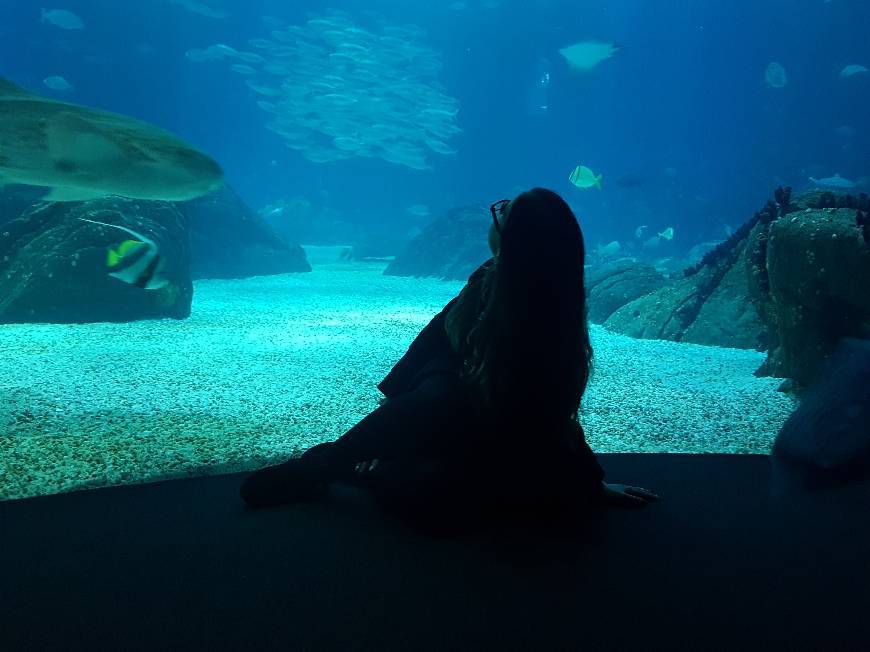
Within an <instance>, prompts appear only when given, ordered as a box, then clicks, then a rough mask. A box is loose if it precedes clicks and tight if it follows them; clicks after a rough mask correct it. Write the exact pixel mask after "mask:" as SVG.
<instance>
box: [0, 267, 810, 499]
mask: <svg viewBox="0 0 870 652" xmlns="http://www.w3.org/2000/svg"><path fill="white" fill-rule="evenodd" d="M328 253H329V250H327V252H323V251H316V250H312V251H310V257H311V261H312V265H313V267H314V270H313V271H312V272H310V273H306V274H287V275H280V276H269V277H257V278H251V279H245V280H231V281H199V282H197V283H196V284H195V293H194V301H193V313H192V315H191V317H190V318H189V319H186V320H183V321H176V320H155V321H140V322H135V323H126V324H108V323H99V324H85V325H47V324H35V325H34V324H21V325H3V326H0V428H2V430H0V499H13V498H23V497H27V496H35V495H41V494H49V493H56V492H62V491H70V490H73V489H80V488H84V487H96V486H103V485H113V484H121V483H134V482H143V481H147V480H156V479H165V478H171V477H184V476H190V475H199V474H206V473H221V472H229V471H238V470H245V469H253V468H256V467H259V466H262V465H264V464H267V463H270V462H276V461H279V460H283V459H284V458H286V457H288V456H291V455H294V454H297V453H300V452H301V451H302V450H304V449H306V448H307V447H309V446H312V445H313V444H316V443H318V442H321V441H326V440H330V439H334V438H335V437H338V436H339V435H341V434H342V433H343V432H344V431H345V430H346V429H347V428H349V427H350V426H352V425H353V424H354V423H355V422H356V421H358V420H359V419H360V418H361V417H362V416H364V415H365V414H366V413H367V412H369V411H370V410H372V409H373V408H374V407H375V406H376V405H377V400H378V398H379V397H380V394H379V392H378V391H377V389H376V387H375V385H376V384H377V383H378V382H379V381H380V380H381V378H383V376H384V375H385V374H386V373H387V371H389V369H390V367H391V366H392V364H393V363H394V362H395V361H396V360H397V359H398V358H399V357H400V356H401V355H402V353H403V352H404V351H405V349H406V347H407V345H408V344H409V343H410V342H411V340H412V339H413V337H414V336H415V335H416V333H417V332H419V330H420V328H422V327H423V326H424V325H425V324H426V323H427V322H428V320H429V319H430V318H431V317H432V316H433V315H434V314H435V313H437V312H438V310H440V308H441V307H442V306H443V305H444V304H445V303H446V302H447V301H449V300H450V299H451V298H452V297H453V296H454V295H455V294H456V293H457V292H458V291H459V289H460V288H461V286H462V284H461V283H456V282H443V281H439V280H436V279H407V278H396V277H389V276H382V275H381V272H382V270H383V267H384V265H383V264H381V263H352V262H351V263H348V262H331V261H333V260H334V256H332V255H329V256H327V254H328ZM333 253H334V252H333ZM592 338H593V346H594V348H595V369H594V374H593V379H592V382H591V384H590V387H589V389H588V392H587V394H586V397H585V399H584V407H583V411H582V413H581V421H582V423H583V425H584V427H585V429H586V433H587V437H588V440H589V443H590V445H591V446H592V448H593V449H594V450H596V451H599V452H628V451H630V452H666V451H667V452H693V453H699V452H730V453H750V452H752V453H758V452H760V453H766V452H768V451H769V448H770V445H771V442H772V439H773V436H774V434H775V433H776V431H777V430H778V428H779V427H780V426H781V425H782V423H783V421H784V420H785V419H786V417H787V416H788V414H789V413H790V411H791V410H792V409H793V408H794V403H793V401H792V399H789V398H788V397H786V396H785V395H783V394H781V393H778V392H776V391H775V389H776V387H777V385H778V384H779V382H780V381H779V380H776V379H771V378H756V377H754V376H753V375H752V372H753V371H754V370H755V369H756V368H757V367H758V365H759V364H761V362H762V360H763V357H764V356H763V354H760V353H757V352H754V351H742V350H736V349H723V348H714V347H705V346H697V345H692V344H678V343H673V342H664V341H652V340H633V339H630V338H627V337H623V336H620V335H614V334H611V333H608V332H606V331H605V330H604V329H602V328H600V327H593V328H592Z"/></svg>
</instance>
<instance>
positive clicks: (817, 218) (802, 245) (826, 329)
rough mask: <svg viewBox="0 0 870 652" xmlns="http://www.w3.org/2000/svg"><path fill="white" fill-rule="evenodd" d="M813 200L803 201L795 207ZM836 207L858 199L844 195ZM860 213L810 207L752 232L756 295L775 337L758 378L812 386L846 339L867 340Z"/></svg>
mask: <svg viewBox="0 0 870 652" xmlns="http://www.w3.org/2000/svg"><path fill="white" fill-rule="evenodd" d="M830 194H831V193H824V195H825V196H827V195H830ZM814 197H815V199H816V200H817V199H818V197H816V196H814ZM814 197H810V198H806V197H803V198H800V199H799V200H798V201H796V203H795V206H805V205H807V204H808V203H811V202H812V201H813V200H814ZM836 203H838V204H855V203H857V200H856V199H854V198H853V199H851V200H847V199H845V198H842V197H841V198H840V199H838V200H837V201H836ZM861 215H862V213H861V211H858V210H856V209H853V208H806V209H804V210H802V211H801V210H797V211H793V212H790V213H786V214H783V215H781V216H779V217H778V219H776V220H773V221H770V222H769V223H768V224H758V225H757V226H756V228H754V229H753V232H752V235H751V238H752V243H751V246H752V249H753V252H754V253H753V263H752V264H751V266H750V267H749V277H750V285H751V293H752V296H753V300H754V302H755V304H756V308H757V311H758V314H759V316H760V318H761V319H762V320H763V321H764V322H765V323H766V324H767V326H768V329H769V331H770V334H771V347H770V350H769V352H768V359H767V361H766V362H765V364H764V365H763V366H762V368H761V369H759V371H758V372H757V373H758V375H769V376H781V377H786V378H792V379H794V380H796V381H797V382H798V383H799V384H801V385H807V384H809V383H811V382H812V381H813V380H814V379H815V378H816V376H817V374H818V373H819V371H820V370H821V368H822V366H823V364H824V361H825V358H826V356H827V355H829V354H830V353H831V351H832V350H833V348H834V346H835V344H836V343H837V342H838V341H839V340H840V338H841V337H850V336H851V337H862V336H866V334H867V330H868V328H870V291H868V288H870V245H868V243H867V242H865V240H864V237H863V229H862V228H861V225H860V224H859V222H860V218H861Z"/></svg>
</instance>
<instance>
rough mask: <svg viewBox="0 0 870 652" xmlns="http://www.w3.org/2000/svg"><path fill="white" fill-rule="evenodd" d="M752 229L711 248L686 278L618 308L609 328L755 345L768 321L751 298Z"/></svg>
mask: <svg viewBox="0 0 870 652" xmlns="http://www.w3.org/2000/svg"><path fill="white" fill-rule="evenodd" d="M747 235H748V229H743V230H741V231H738V232H737V233H735V234H734V235H733V236H732V237H731V238H730V239H729V240H728V241H726V242H724V243H722V244H721V245H719V246H718V247H716V248H715V249H714V250H712V251H710V252H709V253H708V254H707V255H706V256H705V257H704V258H703V259H702V261H701V262H700V263H699V264H698V265H697V266H695V267H692V268H689V269H688V270H686V272H685V275H684V277H683V278H680V279H677V280H675V281H673V282H671V283H670V284H667V285H663V286H662V287H661V288H660V289H658V290H656V291H654V292H652V293H650V294H646V295H644V296H641V297H639V298H637V299H635V300H633V301H630V302H628V303H627V304H625V305H623V306H622V307H620V308H619V309H618V310H616V311H614V312H613V313H612V314H611V315H610V316H609V317H608V318H607V320H606V321H605V322H604V326H605V327H606V328H608V329H609V330H612V331H614V332H617V333H622V334H624V335H629V336H631V337H638V338H644V339H665V340H673V341H676V342H692V343H694V344H707V345H712V346H727V347H735V348H757V347H758V346H760V345H761V344H762V343H763V341H764V326H763V324H762V323H761V321H760V320H759V319H758V316H757V314H756V312H755V308H754V306H753V304H752V302H751V300H750V298H749V291H748V288H747V281H746V272H745V264H744V259H745V247H746V239H747Z"/></svg>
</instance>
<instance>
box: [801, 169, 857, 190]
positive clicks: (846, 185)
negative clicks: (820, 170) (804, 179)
mask: <svg viewBox="0 0 870 652" xmlns="http://www.w3.org/2000/svg"><path fill="white" fill-rule="evenodd" d="M810 183H814V184H816V185H817V186H824V187H825V188H839V189H840V190H851V189H852V188H854V187H855V186H857V185H858V184H856V183H855V182H854V181H850V180H849V179H846V178H845V177H841V176H840V174H839V173H837V174H835V175H834V176H832V177H824V178H823V179H816V178H815V177H810Z"/></svg>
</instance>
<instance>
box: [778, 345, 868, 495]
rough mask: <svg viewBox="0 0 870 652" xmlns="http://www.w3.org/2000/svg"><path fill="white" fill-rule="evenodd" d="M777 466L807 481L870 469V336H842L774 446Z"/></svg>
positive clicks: (819, 482) (834, 479) (844, 477)
mask: <svg viewBox="0 0 870 652" xmlns="http://www.w3.org/2000/svg"><path fill="white" fill-rule="evenodd" d="M773 461H774V464H775V467H774V468H775V469H777V470H778V471H780V473H781V474H782V475H792V476H796V477H797V479H799V480H800V481H801V482H802V483H803V484H805V485H809V486H825V485H829V484H841V483H844V482H848V481H849V480H852V479H855V478H858V477H861V476H863V475H866V474H867V473H868V472H870V341H868V340H860V339H853V338H843V339H842V340H840V341H839V342H838V343H837V345H836V346H835V347H834V350H833V352H832V353H831V355H830V358H829V359H828V360H827V362H826V363H825V365H824V368H823V371H822V372H821V373H820V377H819V380H818V381H817V382H815V383H814V384H813V385H812V386H811V387H809V388H808V389H807V390H806V392H805V393H804V395H803V396H802V400H801V404H800V406H799V407H798V409H797V410H796V411H795V412H794V413H793V414H792V415H791V417H789V419H788V421H786V422H785V424H784V425H783V427H782V429H781V430H780V432H779V435H778V436H777V438H776V442H775V443H774V446H773Z"/></svg>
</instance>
